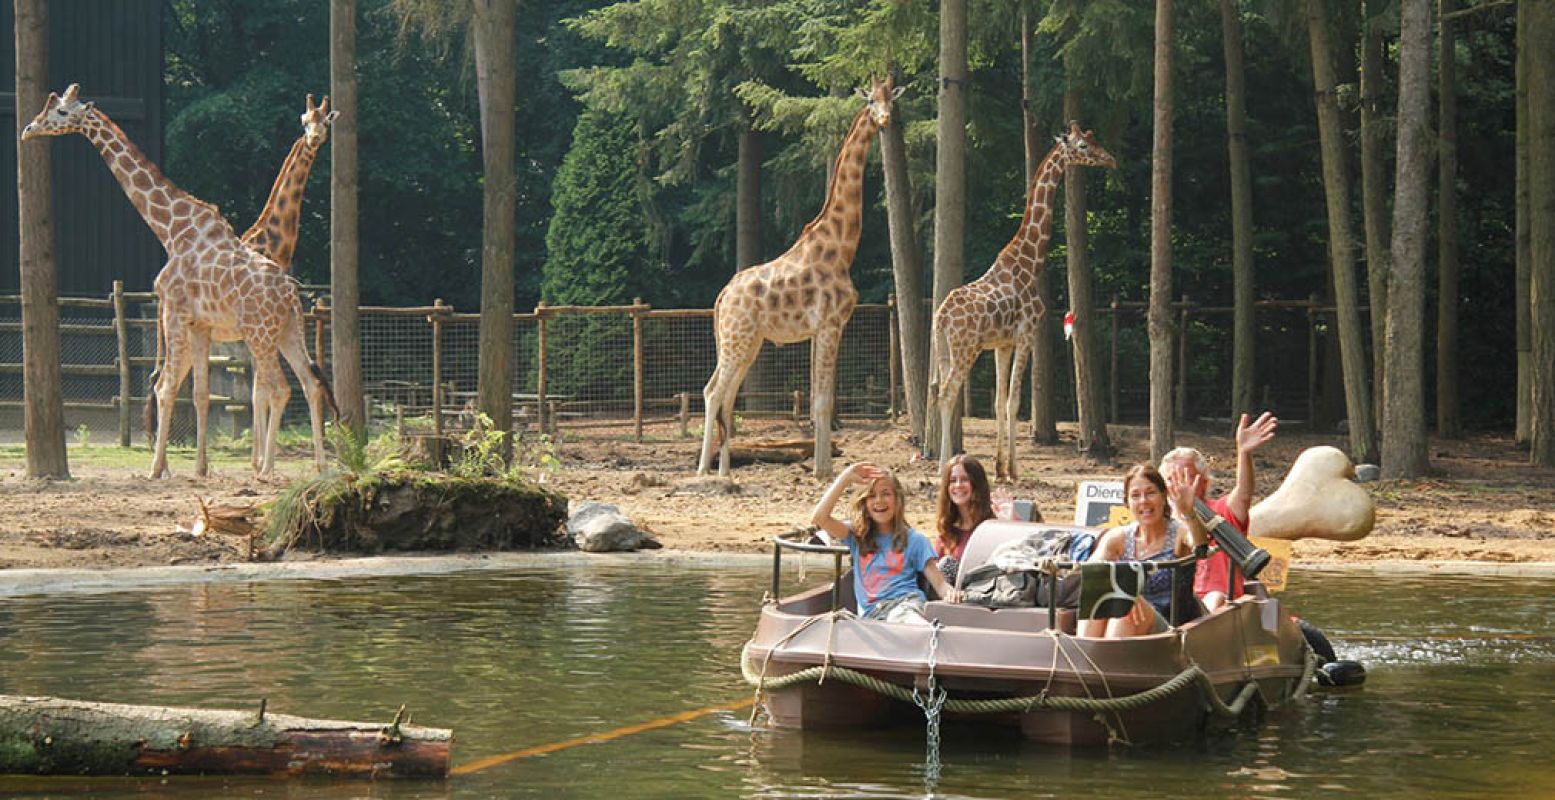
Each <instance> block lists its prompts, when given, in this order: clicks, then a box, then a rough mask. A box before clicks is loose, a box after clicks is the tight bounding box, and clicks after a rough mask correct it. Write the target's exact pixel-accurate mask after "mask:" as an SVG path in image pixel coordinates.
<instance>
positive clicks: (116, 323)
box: [113, 281, 131, 447]
mask: <svg viewBox="0 0 1555 800" xmlns="http://www.w3.org/2000/svg"><path fill="white" fill-rule="evenodd" d="M113 335H114V337H115V338H117V339H118V340H119V446H120V447H129V446H130V396H131V392H130V389H131V386H130V384H131V381H130V323H129V320H127V319H125V316H124V281H114V282H113Z"/></svg>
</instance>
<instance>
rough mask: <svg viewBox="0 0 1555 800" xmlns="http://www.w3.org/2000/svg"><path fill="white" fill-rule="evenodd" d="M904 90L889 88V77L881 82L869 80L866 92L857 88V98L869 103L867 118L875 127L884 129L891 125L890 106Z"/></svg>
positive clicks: (899, 87) (902, 87) (903, 87)
mask: <svg viewBox="0 0 1555 800" xmlns="http://www.w3.org/2000/svg"><path fill="white" fill-rule="evenodd" d="M906 88H907V87H905V86H898V87H896V88H894V89H893V88H891V78H890V76H889V75H888V76H886V79H885V80H883V81H881V80H871V81H870V86H869V91H867V92H866V91H864V88H863V87H859V90H858V96H859V97H862V98H864V100H865V101H866V102H868V103H869V118H870V119H871V120H874V123H875V127H877V128H884V127H885V126H887V125H890V124H891V104H892V103H893V102H895V101H896V98H898V97H901V96H902V90H903V89H906Z"/></svg>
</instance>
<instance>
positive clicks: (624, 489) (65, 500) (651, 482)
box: [0, 420, 1555, 570]
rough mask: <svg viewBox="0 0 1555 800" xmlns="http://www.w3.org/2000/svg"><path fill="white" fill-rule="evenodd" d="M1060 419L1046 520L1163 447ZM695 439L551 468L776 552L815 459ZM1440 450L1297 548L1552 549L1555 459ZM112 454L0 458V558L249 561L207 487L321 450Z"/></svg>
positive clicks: (1222, 448) (697, 536)
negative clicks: (1543, 465)
mask: <svg viewBox="0 0 1555 800" xmlns="http://www.w3.org/2000/svg"><path fill="white" fill-rule="evenodd" d="M1213 428H1215V429H1211V426H1194V427H1191V428H1188V429H1185V430H1179V432H1178V440H1179V444H1187V445H1192V446H1195V447H1198V448H1200V449H1201V450H1203V451H1204V452H1205V454H1206V455H1207V456H1208V457H1209V458H1210V462H1211V464H1210V465H1211V468H1212V469H1214V470H1215V471H1216V472H1217V482H1216V486H1215V490H1216V491H1219V490H1224V489H1225V488H1228V485H1229V481H1230V478H1231V474H1230V473H1231V471H1232V470H1233V469H1234V466H1235V464H1234V457H1233V450H1232V447H1231V438H1230V429H1229V426H1213ZM1222 428H1223V429H1222ZM992 433H993V424H992V422H991V421H989V420H968V426H967V445H968V449H969V450H970V451H971V452H972V453H973V454H975V455H979V456H981V457H983V458H984V460H985V463H988V464H990V465H991V463H992V459H991V455H992V451H993V437H992ZM1060 434H1061V439H1062V441H1061V442H1060V444H1058V445H1056V446H1048V447H1035V446H1032V445H1029V444H1026V443H1023V444H1022V447H1023V449H1022V451H1021V454H1020V457H1021V468H1022V471H1023V477H1022V478H1021V479H1020V480H1019V481H1018V482H1016V483H1015V484H1014V487H1013V489H1014V493H1015V495H1016V497H1019V498H1023V499H1030V500H1033V501H1035V502H1036V504H1037V506H1038V507H1039V508H1040V509H1041V511H1042V513H1043V515H1044V516H1045V517H1046V518H1047V519H1049V520H1054V521H1058V520H1065V521H1067V520H1070V519H1072V517H1073V514H1074V500H1075V487H1076V484H1077V482H1078V481H1080V480H1085V479H1116V478H1117V477H1119V476H1120V475H1121V473H1122V471H1123V469H1124V468H1125V467H1126V466H1127V465H1129V464H1131V463H1133V462H1135V461H1139V460H1142V459H1145V458H1147V457H1148V455H1149V443H1148V440H1147V438H1146V436H1147V435H1146V432H1145V431H1144V430H1143V429H1140V428H1130V427H1117V428H1114V429H1113V435H1114V439H1115V443H1116V444H1117V445H1118V447H1119V454H1118V456H1117V457H1116V458H1115V459H1114V460H1113V462H1112V463H1110V464H1101V465H1097V464H1092V463H1090V462H1088V461H1087V460H1085V459H1083V458H1080V457H1078V455H1077V454H1076V452H1075V447H1074V439H1073V433H1072V431H1071V430H1064V429H1061V431H1060ZM742 435H743V436H745V437H794V436H802V435H803V431H802V429H801V428H800V427H799V426H798V425H797V424H796V423H794V422H790V421H769V420H758V421H753V422H749V423H747V429H746V430H745V431H743V432H742ZM837 440H838V444H839V446H840V447H841V449H842V452H843V455H842V456H841V458H840V459H839V460H838V462H837V463H838V466H839V468H840V466H841V465H844V464H847V463H849V462H851V461H855V460H861V459H868V460H871V461H874V462H876V463H879V464H881V465H884V466H887V467H889V468H891V469H893V470H896V471H897V472H898V474H899V475H900V476H901V477H902V479H903V482H904V484H905V485H906V486H907V489H908V493H909V495H910V499H909V503H908V518H909V520H911V521H912V522H913V523H914V524H915V525H917V526H918V527H919V528H920V529H924V530H928V529H930V528H931V527H932V522H933V505H934V503H933V501H934V490H935V487H936V482H937V480H938V474H937V471H936V465H935V464H934V463H932V462H930V463H912V461H911V456H912V450H911V448H910V447H909V446H908V444H907V436H906V428H905V427H904V426H902V425H890V424H886V423H883V422H869V421H849V422H848V423H847V424H846V427H845V428H844V429H843V430H842V431H840V432H839V433H838V435H837ZM1320 444H1332V445H1337V446H1340V447H1343V446H1344V445H1345V442H1344V441H1343V440H1342V439H1341V438H1339V437H1337V436H1333V435H1318V434H1311V433H1303V432H1301V431H1299V430H1293V429H1291V427H1290V426H1286V427H1284V428H1282V429H1281V430H1280V433H1279V435H1278V437H1277V438H1276V439H1275V440H1274V441H1273V442H1271V443H1270V444H1269V445H1267V446H1265V447H1264V448H1263V449H1262V450H1260V451H1259V452H1258V454H1257V459H1256V464H1257V468H1258V496H1259V497H1263V496H1265V495H1267V494H1269V493H1270V492H1272V491H1274V489H1275V488H1277V487H1278V485H1279V482H1280V480H1281V479H1282V478H1283V477H1284V473H1285V471H1286V469H1287V468H1288V467H1289V465H1290V463H1291V461H1292V460H1293V459H1294V458H1295V455H1296V454H1297V453H1299V452H1300V451H1301V450H1302V449H1304V448H1306V447H1310V446H1314V445H1320ZM699 445H700V440H697V439H690V438H682V437H680V435H679V432H678V426H661V427H651V428H650V429H649V430H648V432H647V436H646V437H645V441H644V442H642V443H638V442H635V441H633V440H632V437H631V433H630V429H629V428H624V429H623V428H611V429H601V430H597V431H573V430H569V431H566V432H565V435H564V437H563V441H562V443H561V447H560V455H561V458H562V463H563V466H562V469H561V470H560V471H559V472H557V473H555V474H553V475H552V476H550V478H549V481H548V482H549V483H550V484H551V485H552V486H553V487H554V488H556V489H557V490H559V491H561V492H562V493H563V494H566V495H567V496H568V497H569V498H571V500H572V502H574V503H577V502H581V501H586V500H598V501H604V502H610V503H615V504H617V505H618V506H620V508H621V510H622V511H623V512H625V513H626V514H628V515H629V516H631V517H632V518H633V519H634V520H636V521H637V522H638V523H639V524H640V525H641V526H642V527H643V528H645V529H647V530H648V531H650V532H651V533H652V534H653V535H654V536H655V537H656V538H658V539H659V541H660V542H662V543H663V545H664V547H665V552H668V553H685V552H690V551H698V552H714V553H726V554H733V553H763V552H769V551H770V546H771V545H770V541H771V537H772V536H773V535H775V534H779V533H783V532H785V531H789V530H792V529H793V528H795V527H796V526H798V525H801V524H802V523H803V522H804V521H805V520H806V519H807V517H808V514H809V510H810V508H811V506H812V505H813V504H814V502H815V501H816V499H817V498H818V497H819V495H820V492H821V489H822V486H821V484H819V483H818V482H817V481H816V480H815V479H814V478H813V477H812V476H811V474H810V466H809V464H808V463H805V464H757V465H752V466H741V467H738V468H736V469H735V471H734V480H733V481H732V482H730V481H721V480H718V479H716V478H702V479H698V478H696V477H695V463H696V456H697V450H698V447H699ZM1430 454H1431V463H1432V467H1433V470H1434V473H1435V474H1433V475H1432V476H1431V477H1429V478H1424V479H1420V480H1410V481H1380V482H1375V483H1370V484H1367V485H1366V487H1367V489H1368V490H1369V491H1370V492H1371V494H1372V496H1373V497H1374V498H1375V501H1376V504H1377V511H1378V514H1377V520H1378V522H1377V527H1376V530H1375V531H1374V532H1373V533H1372V535H1371V536H1370V537H1368V538H1366V539H1364V540H1361V541H1358V542H1353V543H1348V544H1342V543H1331V542H1323V541H1304V542H1299V543H1297V546H1296V561H1297V563H1298V564H1304V565H1312V566H1318V565H1325V564H1328V565H1333V564H1338V563H1355V562H1366V563H1373V564H1377V565H1378V566H1383V565H1387V564H1394V565H1398V564H1416V565H1421V566H1426V565H1431V564H1439V565H1443V566H1446V565H1453V564H1459V563H1460V562H1478V563H1479V564H1480V565H1482V566H1484V567H1488V566H1491V565H1496V564H1502V565H1514V564H1515V565H1523V566H1528V567H1533V566H1544V567H1548V566H1549V565H1555V491H1552V489H1555V473H1551V472H1550V471H1549V470H1540V469H1535V468H1533V467H1530V466H1528V464H1527V456H1526V453H1524V452H1523V451H1522V450H1520V449H1518V448H1516V447H1514V445H1513V443H1512V442H1511V440H1510V439H1509V438H1506V437H1501V436H1492V435H1477V436H1474V437H1471V438H1468V439H1464V440H1457V441H1433V442H1432V443H1431V450H1430ZM245 456H246V454H245ZM103 460H104V459H93V458H91V457H89V454H83V455H82V456H81V457H75V458H73V461H72V472H73V474H74V475H75V479H74V480H71V481H35V480H28V479H26V478H25V477H23V476H24V475H25V465H24V464H23V463H21V462H20V461H19V460H17V459H14V458H13V459H10V460H7V461H0V476H3V477H0V570H23V569H70V570H102V569H110V568H121V567H164V566H168V565H207V566H208V565H231V564H235V563H239V562H243V561H245V560H247V553H246V550H247V547H246V542H244V541H240V540H239V539H238V538H236V537H231V536H224V535H211V534H207V535H203V536H191V535H189V534H188V533H186V532H184V531H186V530H187V529H188V528H190V527H191V525H192V523H193V521H194V520H195V519H196V517H197V516H198V514H199V503H200V501H201V500H204V501H206V502H212V503H225V504H255V503H263V502H265V501H267V500H269V499H271V498H273V497H274V496H275V495H276V494H278V493H279V492H280V491H281V490H282V489H284V488H285V485H286V482H287V480H288V479H289V478H295V477H297V476H300V475H304V474H306V471H307V470H308V469H309V468H310V467H309V464H310V463H311V459H310V458H309V457H308V455H307V454H306V453H288V454H285V456H284V460H285V462H286V463H285V465H284V468H283V469H282V477H278V478H272V479H268V480H259V479H256V478H254V477H252V476H251V475H249V474H248V470H247V459H246V457H245V458H243V459H242V460H241V461H231V460H229V461H227V462H225V463H224V465H223V466H222V467H221V468H219V469H217V470H215V472H214V474H213V476H212V477H210V478H208V479H204V480H198V479H195V478H193V477H192V476H191V475H190V473H191V471H192V470H191V467H190V463H189V461H188V460H183V461H181V462H180V461H175V463H174V470H175V477H173V478H171V479H168V480H161V481H152V480H148V479H146V478H145V477H144V476H143V475H144V472H145V471H146V470H147V469H148V468H149V462H150V455H149V453H146V454H145V458H144V459H143V461H144V462H145V463H138V462H136V461H135V460H134V459H133V458H132V459H130V462H131V463H132V464H133V466H129V467H100V466H94V465H93V464H94V462H101V461H103ZM181 528H182V529H183V530H180V529H181ZM1470 568H1473V565H1470Z"/></svg>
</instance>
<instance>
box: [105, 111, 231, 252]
mask: <svg viewBox="0 0 1555 800" xmlns="http://www.w3.org/2000/svg"><path fill="white" fill-rule="evenodd" d="M81 135H83V136H85V137H86V138H87V140H88V141H90V142H91V143H92V145H93V146H95V147H96V148H97V152H98V153H100V154H101V155H102V157H103V161H104V162H106V163H107V164H108V171H109V172H112V173H113V177H114V178H115V179H116V180H118V182H119V187H120V188H121V189H123V190H124V195H125V196H126V197H128V198H129V200H130V203H131V205H134V206H135V210H136V211H138V212H140V216H141V219H143V220H145V222H146V226H147V227H149V228H151V232H152V233H153V234H154V235H155V236H156V237H157V240H158V241H160V242H161V243H162V247H163V249H165V250H167V251H168V253H169V254H173V253H174V252H176V251H177V248H178V247H179V246H180V243H182V242H188V241H189V237H186V236H184V235H183V234H184V233H185V232H186V231H187V230H188V229H189V228H191V227H194V228H198V229H202V232H203V229H204V228H206V227H208V225H209V224H210V223H212V222H213V221H221V213H220V212H219V211H218V210H217V208H216V207H215V206H213V205H211V204H210V203H207V202H205V201H204V200H201V199H199V198H197V197H195V196H194V195H191V194H189V193H188V192H185V191H184V190H183V189H180V188H178V186H177V185H176V184H174V183H173V182H172V181H170V180H168V179H167V177H166V176H164V175H163V174H162V171H161V170H159V169H157V165H156V164H153V163H151V159H149V158H146V154H145V153H143V152H141V150H140V148H138V147H136V146H135V143H134V142H132V141H130V138H129V137H128V136H126V135H125V133H124V130H123V129H121V128H120V127H119V126H118V125H117V124H115V123H114V121H113V120H112V119H110V118H109V117H108V115H107V114H104V113H103V112H101V111H99V110H97V109H93V110H92V111H90V112H88V117H87V119H86V120H85V122H84V123H83V125H82V128H81ZM213 218H214V219H213ZM221 222H222V224H223V225H225V222H224V221H221ZM228 230H229V231H230V228H229V229H228Z"/></svg>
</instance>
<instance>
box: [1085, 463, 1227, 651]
mask: <svg viewBox="0 0 1555 800" xmlns="http://www.w3.org/2000/svg"><path fill="white" fill-rule="evenodd" d="M1204 480H1205V478H1204V476H1203V475H1196V474H1191V473H1190V471H1189V470H1187V469H1185V468H1184V467H1182V466H1181V465H1179V464H1173V465H1171V466H1170V468H1169V470H1168V472H1167V474H1166V476H1165V477H1163V476H1162V475H1161V473H1160V472H1158V471H1157V470H1156V468H1155V467H1152V466H1150V465H1149V464H1135V465H1134V466H1133V467H1132V468H1130V469H1129V471H1128V472H1126V473H1124V475H1123V499H1124V500H1125V501H1126V502H1127V503H1128V510H1129V511H1130V512H1131V513H1132V514H1133V515H1134V521H1133V522H1130V523H1129V524H1127V525H1122V526H1119V527H1117V528H1113V529H1111V530H1109V531H1107V532H1106V533H1104V534H1102V537H1101V539H1100V540H1099V541H1098V542H1097V543H1096V551H1095V552H1094V553H1092V554H1091V558H1090V560H1091V561H1169V560H1171V559H1174V558H1180V557H1182V556H1185V555H1188V554H1189V553H1192V552H1193V548H1194V547H1197V546H1198V545H1199V544H1200V543H1202V542H1206V541H1208V540H1209V532H1208V531H1206V530H1205V529H1204V525H1203V523H1201V522H1199V518H1198V515H1197V514H1191V513H1190V514H1187V515H1185V516H1186V520H1187V521H1186V522H1180V521H1178V520H1177V519H1174V518H1173V517H1172V514H1171V508H1170V507H1169V506H1168V505H1167V502H1168V498H1170V502H1171V505H1173V506H1176V507H1178V508H1185V509H1192V508H1193V499H1194V498H1195V497H1197V496H1198V491H1199V488H1200V485H1201V484H1202V483H1203V482H1204ZM1171 602H1172V574H1171V571H1170V570H1157V571H1155V572H1152V573H1150V575H1149V577H1148V579H1147V580H1146V581H1145V585H1144V589H1143V591H1142V592H1140V597H1139V599H1138V600H1136V601H1135V603H1134V609H1133V610H1132V611H1130V612H1129V613H1128V614H1127V615H1126V616H1122V617H1116V618H1114V619H1090V620H1082V621H1081V622H1080V623H1079V630H1078V633H1079V634H1080V635H1081V636H1103V635H1105V636H1107V637H1108V638H1117V637H1121V636H1139V635H1142V634H1146V633H1160V632H1161V631H1164V630H1166V628H1167V622H1166V620H1167V615H1168V613H1169V609H1170V607H1171Z"/></svg>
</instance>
